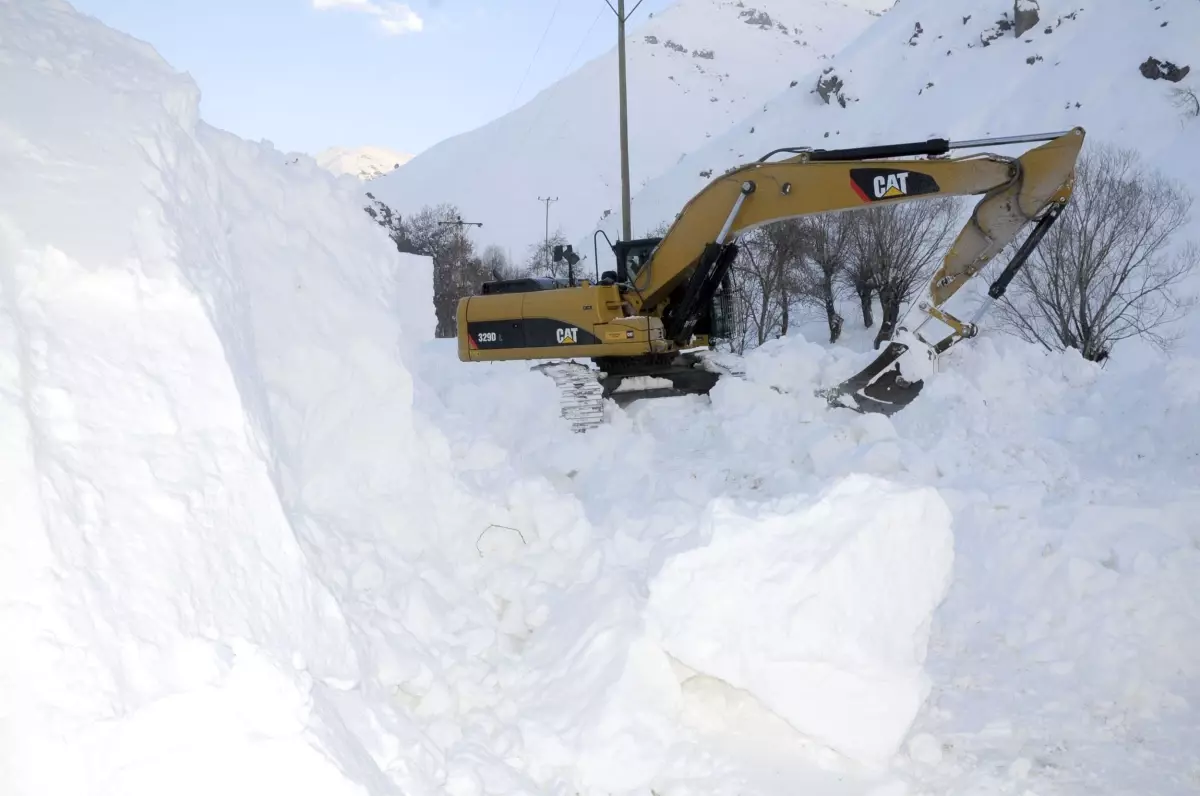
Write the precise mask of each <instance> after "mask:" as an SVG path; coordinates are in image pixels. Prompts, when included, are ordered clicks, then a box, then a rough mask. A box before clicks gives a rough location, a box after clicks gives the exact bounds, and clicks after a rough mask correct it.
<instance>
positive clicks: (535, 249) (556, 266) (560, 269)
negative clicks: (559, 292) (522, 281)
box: [525, 228, 567, 279]
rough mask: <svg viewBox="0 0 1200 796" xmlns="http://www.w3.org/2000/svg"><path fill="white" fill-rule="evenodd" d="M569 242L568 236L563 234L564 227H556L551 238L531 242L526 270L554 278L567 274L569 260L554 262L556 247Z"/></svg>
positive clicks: (526, 258) (526, 260) (526, 259)
mask: <svg viewBox="0 0 1200 796" xmlns="http://www.w3.org/2000/svg"><path fill="white" fill-rule="evenodd" d="M566 243H567V236H566V235H564V234H563V231H562V229H561V228H560V229H556V230H555V231H554V233H553V234H552V235H551V236H550V238H549V240H546V239H543V240H539V241H538V242H537V243H531V244H529V249H528V253H527V254H526V257H525V271H526V272H527V273H530V274H541V275H542V276H549V277H552V278H554V279H558V278H559V277H563V278H565V277H566V276H567V262H566V260H560V261H559V262H554V247H555V246H562V245H565V244H566Z"/></svg>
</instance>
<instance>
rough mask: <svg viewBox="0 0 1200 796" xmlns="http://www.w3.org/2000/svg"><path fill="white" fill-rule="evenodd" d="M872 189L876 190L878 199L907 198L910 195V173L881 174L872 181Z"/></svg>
mask: <svg viewBox="0 0 1200 796" xmlns="http://www.w3.org/2000/svg"><path fill="white" fill-rule="evenodd" d="M871 187H873V188H874V189H875V198H876V199H890V198H892V197H893V196H906V195H908V172H907V171H901V172H899V173H897V174H886V175H885V174H880V175H879V176H878V177H876V178H875V179H874V180H872V181H871Z"/></svg>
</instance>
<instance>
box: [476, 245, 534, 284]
mask: <svg viewBox="0 0 1200 796" xmlns="http://www.w3.org/2000/svg"><path fill="white" fill-rule="evenodd" d="M480 260H481V262H482V265H483V272H484V273H485V274H487V275H488V279H518V278H520V277H522V276H524V275H525V271H524V270H523V269H522V268H521V267H520V266H519V265H517V264H515V263H513V262H512V261H511V260H509V259H508V255H507V254H505V253H504V249H502V248H500V247H499V246H497V245H495V244H494V243H493V244H491V245H489V246H487V247H486V248H485V249H484V250H483V254H482V255H481V256H480Z"/></svg>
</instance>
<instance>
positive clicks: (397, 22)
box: [71, 0, 673, 153]
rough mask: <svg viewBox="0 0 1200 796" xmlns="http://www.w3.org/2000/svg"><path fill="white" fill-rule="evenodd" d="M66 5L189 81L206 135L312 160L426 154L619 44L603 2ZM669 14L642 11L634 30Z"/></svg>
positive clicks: (255, 0) (315, 0) (193, 0)
mask: <svg viewBox="0 0 1200 796" xmlns="http://www.w3.org/2000/svg"><path fill="white" fill-rule="evenodd" d="M71 1H72V3H73V5H74V6H75V7H76V8H77V9H78V10H79V11H82V12H84V13H86V14H91V15H92V16H95V17H96V18H98V19H100V20H101V21H103V22H104V23H105V24H107V25H110V26H111V27H114V28H117V29H119V30H122V31H125V32H126V33H129V34H131V35H133V36H136V37H137V38H139V39H143V40H144V41H147V42H149V43H150V44H152V45H154V47H155V48H156V49H157V50H158V51H159V52H160V53H161V54H162V55H163V57H164V58H166V59H167V60H168V61H169V62H170V63H171V64H172V65H173V66H175V67H176V68H177V69H180V70H182V71H186V72H189V73H190V74H191V75H192V77H193V78H195V80H196V82H197V83H198V84H199V86H200V90H201V92H202V94H203V98H202V100H201V109H200V112H201V115H202V116H203V117H204V119H205V120H206V121H208V122H209V123H211V124H214V125H216V126H217V127H221V128H224V129H226V130H229V131H230V132H233V133H236V134H238V135H240V136H242V137H243V138H249V139H253V140H257V139H260V138H262V139H267V140H270V141H272V142H273V143H274V144H275V146H277V147H278V148H280V149H283V150H285V151H288V150H299V151H304V152H309V153H315V152H317V151H318V150H321V149H323V148H325V147H327V146H332V145H343V146H359V145H364V144H372V145H377V146H386V147H391V148H393V149H397V150H400V151H407V152H413V153H416V152H420V151H421V150H423V149H426V148H428V147H430V146H432V145H433V144H435V143H437V142H438V141H440V140H442V139H444V138H447V137H449V136H452V135H455V134H457V133H460V132H465V131H466V130H469V129H472V128H474V127H478V126H479V125H481V124H483V123H485V122H487V121H489V120H491V119H493V118H495V117H497V116H500V115H502V114H504V113H506V112H507V111H509V110H510V109H512V108H513V107H516V106H517V105H519V104H521V103H522V102H525V101H527V100H529V99H530V98H531V97H533V96H534V95H535V94H536V93H537V92H538V91H539V90H540V89H542V88H544V87H545V86H547V85H549V84H551V83H553V82H554V81H555V80H557V79H559V78H560V77H562V76H563V74H565V73H566V71H567V70H568V67H571V68H574V67H577V66H579V65H580V64H582V63H584V62H585V61H587V60H588V59H590V58H592V57H595V56H596V55H599V54H601V53H603V52H604V51H605V50H607V49H609V48H610V47H612V46H613V45H614V44H615V43H616V17H615V15H614V14H613V13H612V11H610V10H609V8H608V6H607V5H606V4H605V2H604V0H409V2H408V3H407V4H404V3H397V2H389V0H71ZM672 2H673V0H644V2H643V4H642V6H641V7H640V8H639V9H638V10H637V13H636V14H634V16H633V17H632V19H631V20H630V25H631V26H635V25H637V24H638V23H639V22H644V21H645V20H646V18H647V15H648V14H650V13H653V12H658V11H661V10H662V9H663V8H666V7H667V6H669V5H671V4H672ZM635 3H636V0H626V6H627V10H628V9H629V8H632V7H633V5H635ZM613 5H614V6H615V5H616V0H613ZM556 6H557V8H556ZM552 14H553V18H552ZM547 25H549V27H548V28H547ZM543 33H545V40H544V42H542V46H541V50H540V52H537V57H536V58H535V57H534V54H535V51H537V48H538V44H539V41H541V40H542V36H543ZM576 53H578V54H576ZM572 56H574V61H572V60H571V59H572ZM527 70H528V77H526V71H527ZM613 80H616V75H615V74H614V75H613ZM518 91H519V93H518Z"/></svg>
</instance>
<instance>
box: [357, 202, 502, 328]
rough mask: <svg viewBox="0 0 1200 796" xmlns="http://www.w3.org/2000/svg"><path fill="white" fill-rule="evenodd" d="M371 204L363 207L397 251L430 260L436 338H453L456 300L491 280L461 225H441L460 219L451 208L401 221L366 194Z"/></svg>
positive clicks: (427, 209)
mask: <svg viewBox="0 0 1200 796" xmlns="http://www.w3.org/2000/svg"><path fill="white" fill-rule="evenodd" d="M367 196H368V197H369V198H370V199H371V204H370V205H368V206H367V207H366V208H364V209H365V210H366V212H367V214H368V215H370V216H371V218H373V219H375V222H376V223H377V224H379V225H380V226H381V227H383V228H384V229H386V230H387V232H388V235H389V236H390V237H391V239H392V242H393V243H395V244H396V248H397V250H399V251H400V252H403V253H408V254H419V255H422V256H425V257H429V258H431V259H432V260H433V306H434V311H435V313H436V316H437V327H436V329H435V330H434V334H435V335H436V336H437V337H454V336H455V335H456V334H457V332H458V320H457V315H456V310H457V308H458V300H459V299H460V298H462V297H463V296H468V295H471V294H473V293H475V292H476V291H477V290H478V289H479V286H480V285H481V284H482V283H483V282H485V281H487V280H488V279H489V278H490V272H489V271H488V270H487V269H486V268H485V267H484V264H483V261H482V260H481V259H480V258H479V257H478V256H477V255H476V254H475V246H474V244H473V243H472V242H471V239H470V238H469V237H468V236H467V234H466V232H465V228H464V227H462V226H461V225H452V224H443V223H441V222H443V221H450V220H453V219H457V218H458V217H459V213H458V209H457V208H456V207H455V206H454V205H449V204H442V205H438V206H437V207H424V208H422V209H421V210H420V212H418V213H414V214H412V215H410V216H408V217H407V218H401V217H400V215H399V214H397V213H395V212H394V211H393V210H392V209H391V208H390V207H388V206H387V205H386V204H385V203H384V202H382V201H380V200H379V199H377V198H376V197H374V196H372V195H371V194H367Z"/></svg>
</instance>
